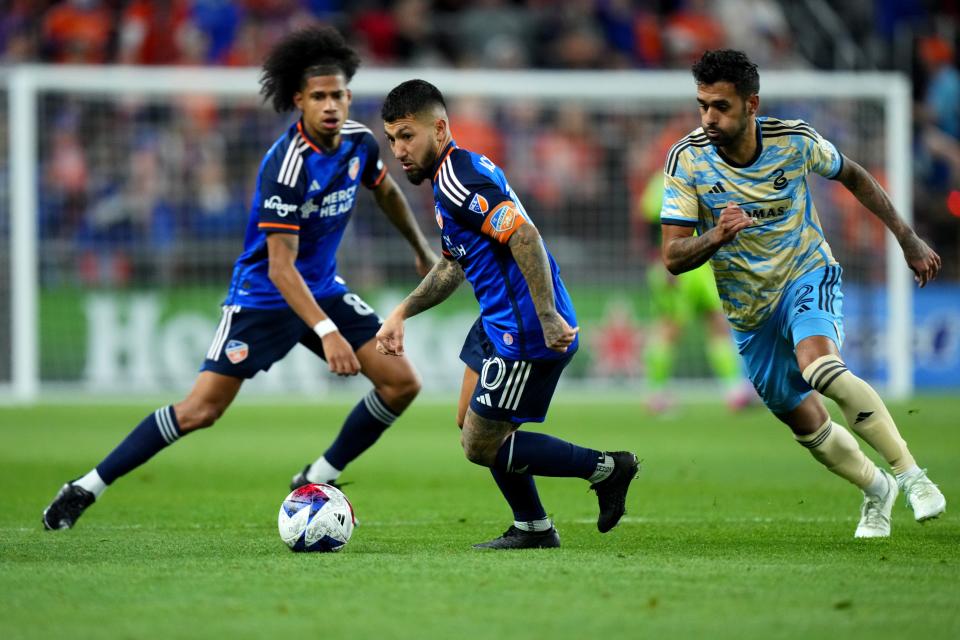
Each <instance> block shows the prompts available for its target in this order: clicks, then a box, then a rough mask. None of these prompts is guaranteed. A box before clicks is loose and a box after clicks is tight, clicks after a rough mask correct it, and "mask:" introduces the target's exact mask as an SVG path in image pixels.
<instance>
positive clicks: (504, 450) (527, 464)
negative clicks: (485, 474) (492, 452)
mask: <svg viewBox="0 0 960 640" xmlns="http://www.w3.org/2000/svg"><path fill="white" fill-rule="evenodd" d="M603 459H604V456H603V453H601V452H600V451H597V450H596V449H586V448H584V447H578V446H577V445H575V444H572V443H570V442H567V441H565V440H561V439H560V438H554V437H553V436H548V435H547V434H545V433H534V432H531V431H514V432H513V433H512V434H511V435H510V437H509V438H507V439H506V440H505V441H504V443H503V444H502V445H501V446H500V450H499V451H497V461H496V463H495V467H496V468H497V469H500V470H501V471H506V472H508V473H529V474H531V475H534V476H557V477H563V478H584V479H586V478H589V477H590V476H592V475H593V472H594V471H596V470H597V462H600V461H602V460H603Z"/></svg>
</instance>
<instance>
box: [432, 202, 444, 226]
mask: <svg viewBox="0 0 960 640" xmlns="http://www.w3.org/2000/svg"><path fill="white" fill-rule="evenodd" d="M433 210H434V211H436V213H437V226H438V227H440V228H441V229H443V216H442V215H440V207H438V206H436V205H434V207H433Z"/></svg>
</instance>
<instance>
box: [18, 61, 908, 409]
mask: <svg viewBox="0 0 960 640" xmlns="http://www.w3.org/2000/svg"><path fill="white" fill-rule="evenodd" d="M258 75H259V70H258V69H253V68H249V69H220V68H202V69H187V68H134V67H122V66H117V67H85V66H48V65H23V66H16V67H11V68H9V70H8V71H7V73H5V74H3V75H0V89H5V91H6V95H7V100H8V109H7V127H8V138H9V160H8V162H9V179H10V184H9V218H10V231H9V250H10V273H11V277H10V289H11V292H10V304H9V307H10V309H9V312H10V317H9V322H10V327H11V329H10V333H11V338H10V353H9V354H8V357H9V359H10V365H9V371H10V374H9V381H7V382H4V383H2V387H0V395H2V396H4V397H6V398H7V399H8V400H14V401H23V402H30V401H35V400H36V399H38V398H39V397H40V395H41V390H42V388H43V385H42V381H41V372H40V365H39V361H40V330H39V326H40V319H39V309H38V305H39V303H38V291H39V290H40V282H41V281H40V278H41V274H40V270H39V268H38V265H39V256H38V251H39V250H41V249H42V247H40V246H38V233H39V232H38V224H39V214H38V207H39V204H38V191H39V185H40V184H41V183H40V162H41V158H40V156H39V148H40V147H39V145H40V135H39V132H40V127H41V126H42V125H43V123H42V122H41V120H40V117H39V102H38V99H39V97H40V96H41V95H43V94H49V93H51V92H54V93H57V94H65V95H66V94H69V95H75V96H84V95H88V94H89V95H96V96H98V97H103V96H108V97H109V96H116V98H117V99H118V100H119V99H122V98H123V97H124V96H131V95H134V96H143V97H150V96H175V95H178V94H203V95H208V96H217V97H245V98H255V97H256V95H257V91H258V89H259V85H258ZM412 77H419V78H423V79H426V80H428V81H430V82H433V83H435V84H436V85H437V86H438V87H440V89H441V90H442V91H443V92H444V94H445V95H446V96H448V97H451V98H455V97H458V96H482V97H484V98H486V99H490V100H498V101H507V102H509V101H511V100H517V99H536V100H541V101H544V102H555V103H564V102H568V101H569V102H576V103H582V104H594V105H603V104H608V103H611V102H617V103H630V102H632V101H637V102H638V103H640V102H642V103H643V104H644V105H651V104H653V105H656V104H658V103H663V104H676V103H678V102H679V103H681V104H686V105H687V107H686V108H688V109H690V111H691V112H693V111H694V110H695V105H694V102H693V92H694V85H693V81H692V79H691V77H690V74H689V73H687V72H648V71H623V72H619V71H618V72H559V71H558V72H553V71H550V72H547V71H468V70H447V69H444V70H441V69H390V70H386V69H368V68H362V69H361V70H360V71H359V73H358V74H357V76H356V78H354V80H353V81H352V83H351V85H350V87H351V89H352V91H353V93H354V96H355V98H357V97H367V98H376V99H379V98H381V97H382V96H384V95H385V94H386V92H387V91H388V90H389V89H390V88H391V87H393V86H395V85H396V84H398V83H400V82H402V81H404V80H407V79H410V78H412ZM761 87H762V89H761V97H762V99H763V100H765V101H771V100H773V101H776V100H787V101H790V100H810V99H817V100H827V101H829V100H832V99H866V100H872V101H875V102H876V103H877V104H879V105H881V106H882V114H883V115H882V118H883V122H882V124H881V125H879V126H880V127H881V128H882V131H883V133H884V148H883V155H884V166H883V169H884V172H885V174H886V178H887V187H888V189H889V192H890V194H891V197H892V199H893V202H894V204H895V205H896V207H897V209H898V211H899V212H900V213H901V214H902V215H903V216H904V217H905V218H906V219H907V220H911V218H912V210H911V208H912V194H911V161H910V157H911V129H910V121H911V112H910V110H911V105H910V87H909V83H908V81H907V79H906V78H905V77H904V76H902V75H899V74H892V73H814V72H762V73H761ZM762 112H763V110H762V109H761V113H762ZM454 115H456V114H454ZM367 124H370V125H373V124H374V123H367ZM811 124H812V125H813V126H814V127H817V126H818V123H817V122H816V121H815V120H813V121H812V122H811ZM454 133H456V132H454ZM644 143H645V141H643V140H638V141H636V144H644ZM838 146H840V147H841V150H844V149H843V145H842V144H839V145H838ZM855 159H857V160H859V158H855ZM814 191H816V186H814ZM521 197H522V194H521ZM820 213H821V217H823V216H824V215H825V212H824V211H822V210H821V212H820ZM864 215H866V214H864ZM828 240H830V238H829V237H828ZM885 254H886V255H885V258H884V257H883V256H880V255H878V256H877V259H878V260H883V259H885V263H886V266H885V269H886V276H885V289H886V295H887V297H886V299H887V305H886V312H885V332H884V333H885V335H886V336H887V337H886V340H885V344H883V345H882V347H883V354H882V361H883V362H884V363H885V367H886V370H887V372H888V374H887V379H886V391H887V393H888V394H889V397H891V398H905V397H908V396H909V395H910V394H911V393H912V390H913V352H912V350H913V345H912V324H913V318H912V279H911V276H910V273H909V270H908V269H907V267H906V265H905V264H904V262H903V259H902V255H901V252H900V248H899V246H898V244H897V243H896V241H895V240H894V239H893V238H892V236H891V235H890V234H889V233H887V234H886V247H885ZM837 257H838V259H839V260H840V261H841V264H843V263H844V255H843V254H842V253H839V254H838V256H837ZM561 262H562V259H561ZM638 278H639V276H638ZM224 286H225V283H224ZM6 321H7V319H4V320H3V322H6ZM848 338H849V336H848ZM0 357H7V356H4V355H3V354H0Z"/></svg>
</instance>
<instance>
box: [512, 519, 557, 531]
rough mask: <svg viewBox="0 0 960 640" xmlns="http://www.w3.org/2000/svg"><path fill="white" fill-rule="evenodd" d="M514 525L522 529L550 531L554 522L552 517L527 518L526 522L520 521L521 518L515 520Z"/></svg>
mask: <svg viewBox="0 0 960 640" xmlns="http://www.w3.org/2000/svg"><path fill="white" fill-rule="evenodd" d="M513 526H515V527H516V528H517V529H520V530H521V531H549V530H550V527H552V526H553V523H552V522H550V518H541V519H540V520H527V521H526V522H520V521H519V520H514V521H513Z"/></svg>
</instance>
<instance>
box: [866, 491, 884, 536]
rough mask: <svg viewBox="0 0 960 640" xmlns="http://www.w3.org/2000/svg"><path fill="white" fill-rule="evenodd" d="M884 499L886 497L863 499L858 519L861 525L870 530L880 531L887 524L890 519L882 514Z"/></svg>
mask: <svg viewBox="0 0 960 640" xmlns="http://www.w3.org/2000/svg"><path fill="white" fill-rule="evenodd" d="M886 497H887V496H886V495H883V496H866V497H864V499H863V509H862V510H861V517H860V524H861V525H865V526H867V527H870V528H871V529H882V528H884V527H886V526H887V525H888V524H889V522H890V518H889V517H887V515H886V514H885V513H884V512H883V502H884V500H885V499H886Z"/></svg>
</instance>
